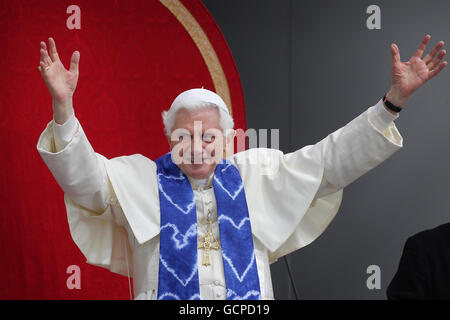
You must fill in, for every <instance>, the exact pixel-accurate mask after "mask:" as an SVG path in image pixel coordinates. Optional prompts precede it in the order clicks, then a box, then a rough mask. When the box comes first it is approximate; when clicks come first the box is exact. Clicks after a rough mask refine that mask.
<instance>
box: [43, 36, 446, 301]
mask: <svg viewBox="0 0 450 320" xmlns="http://www.w3.org/2000/svg"><path fill="white" fill-rule="evenodd" d="M429 39H430V36H428V35H427V36H426V37H425V38H424V40H423V41H422V42H421V44H420V45H419V47H418V49H417V51H416V52H415V54H414V56H413V57H412V58H411V59H410V60H409V61H408V62H401V61H400V54H399V50H398V48H397V46H396V45H395V44H393V45H392V46H391V53H392V88H391V89H390V91H389V92H388V93H387V94H386V96H385V97H384V98H383V99H381V100H380V101H379V102H378V103H377V104H376V105H375V106H373V107H370V108H369V109H368V110H366V111H365V112H364V113H362V114H361V115H360V116H359V117H357V118H356V119H354V120H353V121H351V122H350V123H349V124H347V125H346V126H344V127H343V128H341V129H339V130H337V131H336V132H334V133H332V134H330V135H329V136H327V137H326V138H325V139H323V140H322V141H320V142H318V143H317V144H315V145H312V146H307V147H304V148H302V149H300V150H298V151H295V152H293V153H289V154H283V153H282V152H280V151H279V150H271V149H262V148H254V149H250V150H247V151H244V152H240V153H237V154H234V155H231V156H230V157H229V158H228V159H226V160H224V159H223V157H224V151H225V150H226V149H227V145H229V144H230V143H232V142H233V139H232V137H233V132H232V128H233V119H232V118H231V116H230V114H229V113H228V109H227V107H226V105H225V103H224V102H223V100H222V99H221V98H220V97H219V96H218V95H217V94H215V93H213V92H211V91H208V90H205V89H192V90H188V91H185V92H183V93H181V94H180V95H179V96H178V97H176V99H175V100H174V101H173V103H172V105H171V107H170V109H169V110H168V111H167V112H164V113H163V121H164V125H165V131H166V136H167V138H168V142H169V144H170V148H171V152H170V153H168V154H166V155H163V156H162V157H161V158H159V159H157V160H156V161H155V162H154V161H152V160H150V159H148V158H145V157H143V156H142V155H139V154H136V155H132V156H124V157H118V158H114V159H110V160H108V159H106V158H105V157H103V156H101V155H100V154H96V153H95V152H94V150H93V149H92V147H91V145H90V144H89V142H88V140H87V138H86V136H85V134H84V132H83V129H82V127H81V125H80V123H79V122H78V120H77V119H76V118H75V115H74V109H73V106H72V96H73V94H74V91H75V88H76V84H77V80H78V64H79V60H80V53H79V52H78V51H75V52H74V53H73V54H72V58H71V62H70V69H69V70H66V69H65V68H64V66H63V64H62V63H61V61H60V59H59V57H58V53H57V50H56V46H55V42H54V40H53V39H52V38H49V52H47V46H46V44H45V42H41V48H40V66H39V70H40V72H41V74H42V77H43V79H44V81H45V83H46V85H47V87H48V89H49V91H50V93H51V95H52V97H53V114H54V116H53V120H52V121H51V122H50V123H49V124H48V125H47V128H46V129H45V130H44V132H43V133H42V135H41V136H40V138H39V141H38V145H37V148H38V151H39V153H40V155H41V156H42V158H43V160H44V162H45V163H46V164H47V166H48V167H49V169H50V171H51V172H52V174H53V175H54V177H55V179H56V180H57V182H58V183H59V185H60V186H61V187H62V189H63V190H64V192H65V198H64V200H65V204H66V209H67V215H68V220H69V226H70V230H71V234H72V237H73V239H74V241H75V243H76V244H77V245H78V247H79V248H80V250H81V251H82V253H83V254H84V255H85V257H86V259H87V262H88V263H91V264H94V265H98V266H101V267H105V268H108V269H109V270H111V271H112V272H117V273H120V274H123V275H128V276H132V277H133V278H134V292H135V296H136V298H137V299H273V290H272V283H271V276H270V268H269V264H270V263H271V262H273V261H275V260H276V259H278V258H279V257H282V256H284V255H286V254H288V253H290V252H293V251H294V250H297V249H299V248H301V247H303V246H305V245H307V244H309V243H310V242H311V241H313V240H314V239H315V238H317V237H318V236H319V235H320V234H321V233H322V232H323V230H324V229H325V228H326V227H327V225H328V224H329V223H330V221H331V219H332V218H333V217H334V215H335V214H336V212H337V210H338V208H339V205H340V202H341V197H342V189H343V188H344V187H345V186H347V185H348V184H349V183H351V182H352V181H354V180H355V179H357V178H358V177H360V176H361V175H362V174H364V173H366V172H367V171H369V170H371V169H372V168H374V167H375V166H377V165H378V164H379V163H381V162H382V161H384V160H385V159H387V158H388V157H389V156H391V155H392V154H393V153H394V152H395V151H397V150H398V149H399V148H400V147H401V146H402V138H401V136H400V134H399V132H398V131H397V129H396V127H395V125H394V123H393V120H394V119H396V118H397V117H398V115H397V113H398V112H399V111H400V110H401V108H402V106H403V105H404V104H405V103H406V102H407V100H408V99H409V97H410V96H411V95H412V93H413V92H414V91H416V90H417V89H418V88H419V87H420V86H421V85H422V84H424V83H425V82H426V81H428V80H429V79H431V78H432V77H434V76H435V75H437V74H438V73H439V72H440V71H441V70H442V69H443V68H444V67H445V66H446V64H447V63H446V62H441V61H442V58H443V56H444V55H445V51H444V50H442V51H440V50H441V48H442V46H443V44H444V43H443V42H439V43H438V44H437V45H436V46H435V47H434V48H433V49H432V50H431V51H430V52H429V53H428V54H427V55H426V56H425V57H424V58H422V56H423V54H424V50H425V47H426V45H427V43H428V41H429ZM438 52H440V53H439V54H438Z"/></svg>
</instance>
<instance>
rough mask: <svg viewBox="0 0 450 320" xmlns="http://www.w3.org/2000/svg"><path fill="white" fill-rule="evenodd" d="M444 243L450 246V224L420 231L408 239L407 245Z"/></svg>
mask: <svg viewBox="0 0 450 320" xmlns="http://www.w3.org/2000/svg"><path fill="white" fill-rule="evenodd" d="M438 242H442V243H443V244H445V243H447V244H448V245H449V246H450V223H445V224H441V225H439V226H437V227H435V228H433V229H428V230H424V231H420V232H418V233H416V234H415V235H413V236H411V237H409V238H408V241H407V244H409V245H417V244H419V243H420V244H424V245H428V244H430V245H431V244H435V243H438Z"/></svg>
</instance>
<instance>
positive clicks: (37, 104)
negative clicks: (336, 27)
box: [0, 0, 245, 299]
mask: <svg viewBox="0 0 450 320" xmlns="http://www.w3.org/2000/svg"><path fill="white" fill-rule="evenodd" d="M169 2H170V3H172V4H175V5H180V3H178V1H174V0H170V1H169ZM181 3H182V4H183V5H184V6H185V8H186V9H187V10H188V11H189V12H190V13H191V14H192V16H193V17H194V19H195V20H196V21H197V22H198V24H199V25H200V26H201V29H202V30H203V31H204V32H205V33H206V35H207V38H208V39H209V41H210V43H211V45H212V49H213V50H212V51H215V54H217V57H218V60H219V61H220V65H221V67H222V68H223V71H224V76H225V79H226V84H227V85H228V87H229V92H230V100H231V102H232V103H231V105H232V109H233V116H234V118H235V122H236V127H238V128H243V129H244V130H245V112H244V100H243V95H242V89H241V84H240V80H239V75H238V72H237V70H236V67H235V64H234V61H233V58H232V56H231V53H230V50H229V48H228V46H227V44H226V41H225V40H224V38H223V36H222V34H221V32H220V30H219V28H218V27H217V25H216V24H215V22H214V20H213V18H212V17H211V15H210V14H209V13H208V11H207V10H206V8H205V6H204V5H203V4H202V3H201V1H199V0H182V1H181ZM72 4H76V5H78V6H79V8H80V9H81V29H73V30H69V29H68V27H67V26H66V20H67V19H68V18H69V16H71V13H66V10H67V8H68V7H69V6H70V5H72ZM0 21H1V22H0V23H1V28H0V41H1V42H0V48H2V59H0V70H2V71H1V75H0V106H1V107H0V112H1V117H0V146H1V150H2V152H1V155H0V163H1V168H2V170H1V172H0V191H1V192H0V199H1V207H0V208H1V209H0V210H1V214H0V255H1V263H0V274H1V275H2V285H1V286H0V298H2V299H128V298H129V290H128V281H127V279H126V278H125V277H122V276H119V275H115V274H113V273H110V272H109V271H107V270H106V269H102V268H99V267H94V266H91V265H88V264H86V263H85V258H84V257H83V255H82V254H81V252H80V251H79V249H78V248H77V247H76V245H75V243H74V242H73V241H72V238H71V236H70V233H69V227H68V224H67V217H66V212H65V208H64V203H63V192H62V190H61V189H60V188H59V186H58V185H57V183H56V181H55V180H54V179H53V177H52V176H51V174H50V171H49V170H48V169H47V168H46V166H45V164H44V163H43V161H42V160H41V158H40V156H39V154H38V152H37V151H36V143H37V140H38V137H39V135H40V133H41V132H42V130H43V129H44V127H45V125H46V124H47V123H48V122H49V121H50V120H51V119H52V108H51V103H52V100H51V97H50V95H49V93H48V90H47V88H46V86H45V84H44V82H43V81H42V79H41V76H40V73H39V71H38V69H37V66H38V65H39V42H40V41H41V40H45V41H46V42H47V38H48V37H49V36H52V37H53V38H54V39H55V41H56V46H57V49H58V52H59V56H60V58H61V60H62V61H63V63H64V65H65V66H66V67H68V66H69V60H70V56H71V54H72V52H73V51H74V50H78V51H80V53H81V60H80V77H79V81H78V86H77V89H76V92H75V97H74V107H75V113H76V115H77V117H78V119H79V120H80V122H81V124H82V125H83V128H84V130H85V132H86V134H87V135H88V137H89V139H90V142H91V144H92V145H93V147H94V149H95V150H96V151H97V152H98V153H101V154H103V155H105V156H106V157H108V158H111V157H115V156H120V155H126V154H133V153H141V154H144V155H145V156H147V157H149V158H152V159H156V158H157V157H159V156H160V155H162V154H163V153H165V152H167V151H168V146H167V142H166V141H165V138H164V135H163V125H162V121H161V111H162V110H164V109H167V108H168V107H169V106H170V103H171V102H172V100H173V99H174V98H175V96H176V95H177V94H178V93H180V92H181V91H184V90H186V89H190V88H194V87H201V86H203V87H205V88H207V89H210V90H214V91H216V89H217V88H216V85H215V83H214V82H213V77H212V73H211V72H210V70H211V69H208V67H207V64H206V63H205V59H204V56H203V55H202V54H201V50H199V47H197V46H196V44H195V42H194V40H193V38H192V37H191V36H190V34H189V33H188V32H187V29H186V28H185V27H184V26H183V25H182V24H181V23H180V21H179V19H177V18H176V17H175V15H174V14H172V12H171V11H170V10H169V9H168V8H167V7H166V6H164V5H163V4H162V3H161V2H160V1H157V0H135V1H130V0H102V1H98V0H96V1H92V0H78V1H76V2H75V3H74V2H72V1H49V0H47V1H43V0H22V1H19V0H15V1H9V0H0ZM47 43H48V42H47ZM203 53H205V52H203ZM211 53H213V54H214V52H207V53H206V54H211ZM70 265H78V266H79V267H80V269H81V289H79V290H77V289H73V290H69V289H68V288H67V286H66V280H67V278H68V277H69V274H67V273H66V269H67V267H68V266H70Z"/></svg>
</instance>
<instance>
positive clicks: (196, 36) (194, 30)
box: [159, 0, 233, 115]
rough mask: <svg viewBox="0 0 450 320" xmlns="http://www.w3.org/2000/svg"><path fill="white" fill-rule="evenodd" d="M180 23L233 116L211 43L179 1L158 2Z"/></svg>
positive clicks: (222, 73) (224, 81)
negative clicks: (198, 52)
mask: <svg viewBox="0 0 450 320" xmlns="http://www.w3.org/2000/svg"><path fill="white" fill-rule="evenodd" d="M159 1H160V2H161V3H162V4H163V5H164V6H165V7H166V8H167V9H168V10H169V11H170V12H171V13H172V14H173V15H174V16H175V18H177V20H178V21H179V22H180V23H181V25H182V26H183V27H184V29H185V30H186V31H187V32H188V33H189V35H190V36H191V38H192V40H193V41H194V43H195V45H196V46H197V48H198V50H199V51H200V54H201V55H202V58H203V60H204V61H205V64H206V66H207V68H208V71H209V74H210V75H211V78H212V81H213V84H214V88H215V90H216V93H217V94H218V95H219V96H221V97H222V99H223V100H224V101H225V103H226V105H227V107H228V110H229V111H230V114H231V115H233V108H232V105H231V97H230V89H229V87H228V82H227V78H226V76H225V72H224V71H223V68H222V64H221V63H220V60H219V58H218V57H217V54H216V51H215V50H214V48H213V46H212V45H211V42H210V41H209V39H208V36H207V35H206V33H205V31H203V29H202V27H201V26H200V24H199V23H198V22H197V20H196V19H195V18H194V16H193V15H192V14H191V13H190V12H189V10H188V9H186V7H185V6H184V5H183V4H182V3H181V1H179V0H159Z"/></svg>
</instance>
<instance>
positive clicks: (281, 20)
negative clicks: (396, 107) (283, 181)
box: [203, 0, 450, 299]
mask: <svg viewBox="0 0 450 320" xmlns="http://www.w3.org/2000/svg"><path fill="white" fill-rule="evenodd" d="M203 2H204V3H205V5H206V6H207V8H208V9H209V11H210V12H211V14H212V15H213V17H214V18H215V20H216V22H217V24H218V25H219V27H220V28H221V30H222V32H223V34H224V36H225V38H226V40H227V41H228V44H229V46H230V49H231V51H232V53H233V56H234V59H235V61H236V64H237V67H238V70H239V73H240V76H241V82H242V86H243V91H244V96H245V103H246V112H247V126H248V127H249V128H255V129H259V128H269V129H270V128H279V129H280V149H281V150H282V151H284V152H290V151H294V150H296V149H298V148H300V147H302V146H304V145H308V144H313V143H316V142H317V141H319V140H320V139H322V138H324V137H325V136H326V135H327V134H329V133H331V132H332V131H334V130H336V129H338V128H339V127H341V126H343V125H344V124H346V123H347V122H349V121H351V120H352V119H353V118H355V117H356V116H357V115H359V114H360V113H362V112H363V111H364V110H365V109H366V108H368V107H370V106H371V105H374V104H375V103H376V102H377V101H378V100H379V99H380V98H381V97H382V96H383V94H384V93H385V92H387V91H388V90H389V88H390V85H391V78H390V66H391V54H390V49H389V46H390V44H391V43H392V42H395V43H397V45H398V46H399V48H400V54H401V57H402V61H406V60H408V59H409V58H410V56H411V55H412V54H413V53H414V51H415V49H416V47H417V45H418V44H419V42H420V41H421V40H422V39H423V37H424V36H425V35H426V34H427V33H429V34H431V36H432V38H431V41H430V44H429V47H430V48H431V47H432V46H434V45H435V44H436V42H437V41H438V40H444V41H445V42H446V43H448V44H450V1H448V0H441V1H437V0H435V1H424V0H422V1H411V0H410V1H406V0H403V1H399V0H396V1H364V0H351V1H349V0H346V1H342V0H341V1H332V0H315V1H309V0H308V1H306V0H277V1H275V0H203ZM371 4H376V5H378V6H379V7H380V8H381V30H369V29H367V27H366V20H367V18H368V17H369V14H367V13H366V9H367V7H368V6H369V5H371ZM446 47H447V48H448V46H447V45H446ZM428 49H429V48H428ZM427 52H428V50H427V51H426V53H427ZM449 98H450V68H449V67H447V68H446V69H444V71H443V72H442V73H441V74H440V75H439V76H438V77H436V78H434V79H432V81H431V82H429V83H427V84H426V85H425V86H424V87H422V88H421V89H420V90H419V91H418V92H417V93H416V94H415V95H414V96H413V98H412V99H411V100H410V102H409V103H408V104H407V106H406V109H405V110H404V111H402V113H401V115H400V118H399V119H398V120H396V125H397V127H398V128H399V130H400V133H401V134H402V136H403V138H404V148H403V149H402V150H400V151H399V152H397V153H396V154H395V155H394V156H393V157H392V158H390V159H389V160H388V161H386V162H385V163H383V164H382V165H381V166H379V167H377V168H376V169H374V170H373V171H371V172H369V173H368V174H366V175H365V176H363V177H362V178H360V179H359V180H357V181H356V182H354V183H353V184H351V185H350V186H348V187H347V188H346V189H345V190H344V198H343V203H342V206H341V209H340V211H339V213H338V214H337V216H336V218H335V219H334V220H333V221H332V223H331V224H330V225H329V227H328V229H327V230H326V231H325V232H324V233H323V235H322V236H321V237H319V238H318V239H317V240H316V241H315V242H313V243H312V244H310V245H309V246H307V247H305V248H303V249H301V250H299V251H297V252H295V253H292V254H291V255H289V256H288V261H290V264H291V266H292V270H293V275H294V279H295V283H296V286H297V288H298V289H299V292H300V298H301V299H385V298H386V288H387V286H388V284H389V282H390V280H391V279H392V277H393V275H394V273H395V271H396V270H397V266H398V261H399V259H400V256H401V253H402V249H403V245H404V243H405V241H406V239H407V238H408V237H409V236H411V235H413V234H414V233H417V232H419V231H421V230H424V229H428V228H432V227H435V226H437V225H439V224H442V223H446V222H449V221H450V210H449V208H448V201H447V199H448V197H449V195H450V193H449V189H450V188H449V186H448V182H449V181H450V179H449V178H450V170H449V168H448V164H449V163H450V148H449V143H448V138H449V136H450V126H449V125H448V122H449V119H450V111H449V107H450V103H449ZM372 264H374V265H378V266H379V267H380V268H381V289H380V290H376V289H375V290H369V289H368V288H367V286H366V280H367V278H368V276H369V275H368V274H367V273H366V270H367V267H368V266H369V265H372ZM272 278H273V285H274V290H275V298H276V299H293V298H294V295H293V292H292V289H291V287H290V283H289V278H288V275H287V271H286V266H285V263H284V261H283V260H280V261H278V262H276V263H274V264H272Z"/></svg>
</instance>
